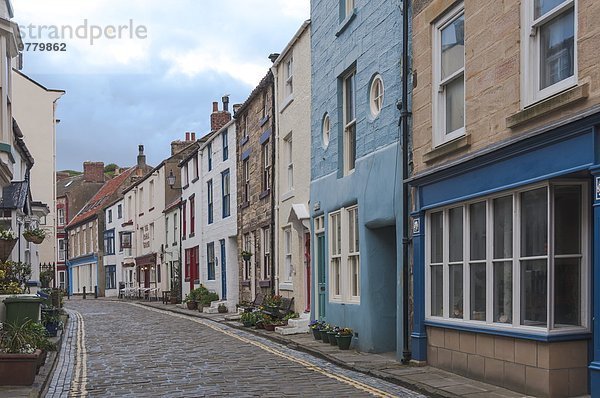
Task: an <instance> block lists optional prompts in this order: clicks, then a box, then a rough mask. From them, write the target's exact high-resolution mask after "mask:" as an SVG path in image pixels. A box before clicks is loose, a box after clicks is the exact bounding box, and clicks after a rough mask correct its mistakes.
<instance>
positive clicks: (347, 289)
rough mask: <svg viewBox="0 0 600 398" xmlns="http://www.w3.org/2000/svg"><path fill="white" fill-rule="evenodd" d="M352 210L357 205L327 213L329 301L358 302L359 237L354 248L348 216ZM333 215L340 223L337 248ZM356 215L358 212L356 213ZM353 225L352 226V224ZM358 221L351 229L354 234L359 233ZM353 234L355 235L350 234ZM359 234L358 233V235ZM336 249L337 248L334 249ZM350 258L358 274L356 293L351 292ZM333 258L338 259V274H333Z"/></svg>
mask: <svg viewBox="0 0 600 398" xmlns="http://www.w3.org/2000/svg"><path fill="white" fill-rule="evenodd" d="M354 212H358V206H357V205H354V206H350V207H347V208H344V207H342V208H340V209H339V210H336V211H334V212H331V213H329V301H330V302H336V303H345V304H360V290H361V289H360V283H361V277H360V239H358V243H359V244H358V246H359V247H356V248H354V247H353V246H354V245H353V244H351V243H350V236H351V235H350V232H351V231H350V228H351V225H350V221H349V218H350V217H349V216H350V215H351V214H353V213H354ZM334 217H337V219H338V220H339V223H340V228H339V234H340V236H339V240H338V242H339V245H340V247H339V248H336V247H335V246H336V245H337V242H336V241H335V240H336V238H337V236H336V235H334V234H335V233H337V232H335V229H334V221H333V219H334ZM356 217H358V214H356ZM353 227H354V226H353ZM359 229H360V222H357V224H356V229H353V232H354V234H359ZM352 236H355V235H352ZM358 236H360V235H358ZM336 249H337V250H336ZM351 258H356V264H357V274H358V281H357V285H358V289H357V290H358V291H357V293H358V294H357V295H355V294H353V292H352V269H351V268H352V263H351ZM334 260H339V276H336V275H335V272H336V271H335V270H334V265H333V264H334ZM336 278H339V290H340V292H339V294H336V292H335V287H336V286H335V283H336Z"/></svg>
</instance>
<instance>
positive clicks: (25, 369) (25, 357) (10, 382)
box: [0, 350, 42, 386]
mask: <svg viewBox="0 0 600 398" xmlns="http://www.w3.org/2000/svg"><path fill="white" fill-rule="evenodd" d="M41 355H42V350H36V351H35V352H34V353H33V354H0V385H2V386H30V385H32V384H33V381H34V380H35V374H36V371H37V366H38V362H39V360H40V356H41Z"/></svg>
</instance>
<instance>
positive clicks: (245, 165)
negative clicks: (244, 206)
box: [242, 158, 250, 203]
mask: <svg viewBox="0 0 600 398" xmlns="http://www.w3.org/2000/svg"><path fill="white" fill-rule="evenodd" d="M242 178H243V179H244V189H243V190H242V195H243V202H245V203H250V160H249V158H246V159H244V160H242Z"/></svg>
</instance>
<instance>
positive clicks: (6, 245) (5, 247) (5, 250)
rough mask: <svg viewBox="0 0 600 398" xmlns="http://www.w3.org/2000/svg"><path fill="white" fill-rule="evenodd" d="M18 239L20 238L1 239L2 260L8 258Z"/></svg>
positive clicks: (0, 256)
mask: <svg viewBox="0 0 600 398" xmlns="http://www.w3.org/2000/svg"><path fill="white" fill-rule="evenodd" d="M17 241H18V239H0V261H2V262H4V261H6V260H8V258H9V257H10V253H12V251H13V249H14V247H15V245H16V244H17Z"/></svg>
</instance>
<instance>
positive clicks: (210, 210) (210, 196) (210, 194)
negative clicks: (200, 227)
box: [206, 178, 214, 225]
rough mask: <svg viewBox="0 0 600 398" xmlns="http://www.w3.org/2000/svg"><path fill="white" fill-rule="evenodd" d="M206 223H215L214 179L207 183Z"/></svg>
mask: <svg viewBox="0 0 600 398" xmlns="http://www.w3.org/2000/svg"><path fill="white" fill-rule="evenodd" d="M206 204H207V207H206V214H207V216H206V221H207V224H209V225H210V224H212V223H213V222H214V187H213V180H212V178H211V179H210V180H208V181H207V183H206Z"/></svg>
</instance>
